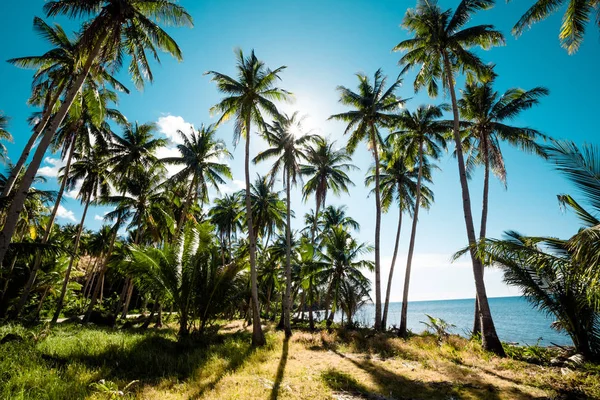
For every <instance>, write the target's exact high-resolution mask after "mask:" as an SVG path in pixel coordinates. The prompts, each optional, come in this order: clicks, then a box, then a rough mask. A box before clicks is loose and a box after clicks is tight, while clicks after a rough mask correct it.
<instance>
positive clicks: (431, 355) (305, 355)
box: [0, 322, 600, 400]
mask: <svg viewBox="0 0 600 400" xmlns="http://www.w3.org/2000/svg"><path fill="white" fill-rule="evenodd" d="M250 333H251V332H249V331H248V330H247V329H246V328H244V327H243V326H242V324H241V322H234V323H227V324H223V325H221V327H220V329H219V330H218V332H217V331H215V332H213V333H212V334H211V335H210V338H209V339H207V338H204V339H202V340H200V339H189V340H188V341H187V342H185V343H182V342H181V341H178V340H177V336H176V329H175V328H174V327H166V328H161V329H149V330H146V331H139V330H135V329H130V330H122V329H121V330H119V329H107V328H99V327H93V326H88V327H82V326H80V325H75V324H59V325H58V326H56V327H55V328H53V329H52V330H50V329H49V328H47V327H42V326H38V327H36V328H27V329H26V328H23V327H21V326H14V325H7V326H3V327H0V398H2V399H85V398H91V399H114V398H139V399H243V400H246V399H268V400H275V399H339V400H359V399H374V400H386V399H396V400H401V399H448V400H450V399H491V400H499V399H590V398H598V399H600V366H597V365H591V364H584V365H582V366H580V367H579V368H577V369H571V368H564V367H563V368H560V367H552V366H550V358H551V357H552V356H553V355H552V354H551V352H550V351H548V350H544V349H542V348H512V347H511V348H510V351H509V354H510V357H507V358H498V357H496V356H493V355H491V354H490V353H487V352H484V351H482V349H481V346H480V345H479V344H478V343H477V342H475V341H468V340H466V339H463V338H460V337H457V336H451V337H449V338H448V339H447V340H444V341H441V342H440V341H439V340H438V339H437V337H435V336H433V335H417V336H413V337H411V338H410V339H408V340H402V339H399V338H396V337H394V336H393V335H390V334H374V333H372V332H370V331H367V330H359V331H345V330H339V331H333V332H332V333H327V332H326V331H319V332H316V333H309V332H306V331H301V330H296V331H295V332H294V335H293V336H292V338H291V339H289V340H285V339H284V336H283V334H282V333H281V332H278V331H275V330H273V329H272V328H271V326H270V325H269V326H267V327H266V336H267V341H268V344H267V345H266V346H265V347H263V348H260V349H252V348H251V346H250V337H251V336H250ZM7 335H8V336H7ZM525 359H529V361H524V360H525Z"/></svg>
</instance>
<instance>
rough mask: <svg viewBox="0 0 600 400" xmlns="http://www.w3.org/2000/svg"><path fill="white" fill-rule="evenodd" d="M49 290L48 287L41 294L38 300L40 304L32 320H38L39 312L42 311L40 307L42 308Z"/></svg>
mask: <svg viewBox="0 0 600 400" xmlns="http://www.w3.org/2000/svg"><path fill="white" fill-rule="evenodd" d="M49 290H50V286H48V287H47V288H46V289H44V293H42V297H41V298H40V302H39V304H38V306H37V309H36V310H35V316H34V320H36V321H37V320H38V319H40V312H41V311H42V307H43V306H44V300H46V296H47V295H48V291H49Z"/></svg>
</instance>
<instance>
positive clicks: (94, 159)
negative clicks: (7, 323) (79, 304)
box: [52, 147, 110, 324]
mask: <svg viewBox="0 0 600 400" xmlns="http://www.w3.org/2000/svg"><path fill="white" fill-rule="evenodd" d="M75 159H76V160H77V161H76V162H74V163H73V164H72V165H71V174H70V176H67V177H65V179H66V180H67V188H68V189H69V190H73V189H74V188H75V187H76V185H77V184H78V183H81V188H80V189H79V193H78V195H77V198H78V199H80V200H81V201H82V202H83V203H84V208H83V214H82V215H81V222H80V223H79V227H78V229H77V236H76V237H75V243H74V244H73V252H72V255H71V259H70V261H69V266H68V267H67V270H66V272H65V277H64V281H63V286H62V290H61V293H60V297H59V298H58V300H57V304H56V311H55V312H54V316H53V317H52V324H55V323H56V321H57V320H58V317H59V316H60V312H61V311H62V306H63V301H64V298H65V294H66V291H67V285H68V283H69V278H70V276H71V270H72V268H73V264H74V262H75V259H76V258H77V252H78V250H79V243H80V240H81V232H82V231H83V224H84V223H85V218H86V216H87V211H88V208H89V206H90V204H91V203H92V201H96V200H98V199H100V198H104V197H106V196H108V194H109V191H110V188H109V179H108V173H107V168H106V167H107V165H106V153H105V149H102V148H100V147H94V148H93V149H92V150H91V151H90V152H89V153H87V154H80V153H76V154H75Z"/></svg>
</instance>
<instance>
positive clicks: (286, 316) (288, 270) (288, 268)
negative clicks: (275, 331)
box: [283, 169, 292, 338]
mask: <svg viewBox="0 0 600 400" xmlns="http://www.w3.org/2000/svg"><path fill="white" fill-rule="evenodd" d="M285 189H286V198H287V215H286V220H287V221H286V226H285V242H286V249H285V300H284V302H283V328H284V330H285V337H287V338H289V337H291V336H292V326H291V322H290V310H291V308H292V307H291V304H290V303H291V301H292V299H291V292H292V265H291V260H290V258H291V249H290V247H291V246H292V240H291V236H292V234H291V229H292V223H291V217H290V212H291V210H290V171H289V169H287V177H286V182H285Z"/></svg>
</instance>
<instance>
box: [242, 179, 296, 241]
mask: <svg viewBox="0 0 600 400" xmlns="http://www.w3.org/2000/svg"><path fill="white" fill-rule="evenodd" d="M239 193H240V197H242V198H243V199H244V201H245V200H246V199H245V196H246V194H245V193H244V192H243V191H240V192H239ZM279 194H280V192H275V191H273V190H271V185H270V178H269V177H268V176H266V175H265V176H260V175H257V176H256V179H255V180H254V183H253V184H252V186H251V192H250V201H251V204H252V218H253V219H254V223H253V224H252V227H253V231H254V232H256V236H257V238H261V239H262V240H263V246H264V247H267V246H268V244H269V241H270V239H271V237H272V236H273V233H274V232H275V231H276V230H278V229H283V227H284V226H285V213H286V205H285V202H283V201H282V200H281V199H280V198H279ZM244 217H245V218H248V215H247V214H246V215H245V216H244Z"/></svg>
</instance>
